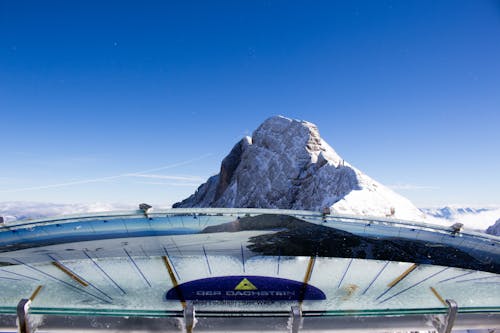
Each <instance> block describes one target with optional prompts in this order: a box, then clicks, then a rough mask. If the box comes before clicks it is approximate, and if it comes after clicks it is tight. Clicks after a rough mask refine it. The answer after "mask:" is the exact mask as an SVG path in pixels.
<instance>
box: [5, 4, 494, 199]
mask: <svg viewBox="0 0 500 333" xmlns="http://www.w3.org/2000/svg"><path fill="white" fill-rule="evenodd" d="M277 114H282V115H285V116H288V117H292V118H296V119H303V120H308V121H311V122H313V123H316V124H317V125H318V127H319V130H320V133H321V135H322V136H323V138H324V139H325V140H326V141H327V142H329V143H330V145H332V146H333V147H334V148H335V149H336V150H337V152H338V153H339V154H340V155H341V156H343V157H344V158H345V159H346V160H347V161H349V162H350V163H351V164H353V165H354V166H356V167H358V168H359V169H361V170H362V171H364V172H365V173H367V174H368V175H370V176H371V177H373V178H375V179H376V180H378V181H380V182H382V183H383V184H386V185H391V186H392V187H393V188H395V189H396V191H398V192H399V193H401V194H403V195H405V196H407V197H408V198H409V199H411V200H412V201H413V202H414V203H415V204H417V205H418V206H435V205H442V204H448V203H459V204H467V205H468V204H470V205H484V204H500V194H499V188H500V172H499V171H500V153H499V152H500V149H499V148H500V132H499V127H500V126H499V125H500V2H498V1H479V0H470V1H459V0H453V1H425V0H418V1H371V0H369V1H273V0H267V1H257V0H252V1H246V2H244V1H198V2H193V1H175V2H174V1H136V2H127V1H50V0H48V1H22V0H19V1H9V0H0V115H1V117H0V135H1V139H0V152H1V163H0V201H12V200H23V201H51V202H68V203H74V202H92V201H102V202H127V203H138V202H142V201H146V202H151V203H155V204H162V205H169V204H171V203H173V202H175V201H177V200H180V199H183V198H184V197H185V196H187V195H188V194H190V193H192V192H193V191H194V190H195V189H196V186H197V185H198V184H200V183H201V182H202V181H204V179H205V178H207V177H208V176H210V175H212V174H215V173H217V172H218V169H219V165H220V161H221V159H222V158H223V157H224V156H225V154H227V153H228V152H229V150H230V149H231V147H232V145H233V144H234V143H235V142H236V141H238V140H239V139H240V138H241V137H243V136H244V135H247V134H251V132H252V131H253V130H254V129H255V128H256V127H257V126H258V125H259V124H260V123H261V122H262V121H264V120H265V119H266V118H267V117H269V116H272V115H277Z"/></svg>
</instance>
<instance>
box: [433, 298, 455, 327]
mask: <svg viewBox="0 0 500 333" xmlns="http://www.w3.org/2000/svg"><path fill="white" fill-rule="evenodd" d="M445 302H446V304H447V305H448V313H447V314H446V316H444V318H443V316H432V325H433V326H434V327H435V328H436V329H437V331H438V332H439V333H451V329H452V328H453V324H454V323H455V319H456V318H457V312H458V305H457V302H455V301H454V300H451V299H447V300H446V301H445Z"/></svg>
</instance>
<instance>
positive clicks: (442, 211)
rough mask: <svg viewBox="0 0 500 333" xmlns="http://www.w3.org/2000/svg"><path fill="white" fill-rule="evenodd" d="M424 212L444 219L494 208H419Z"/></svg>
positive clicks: (453, 218) (475, 213) (452, 218)
mask: <svg viewBox="0 0 500 333" xmlns="http://www.w3.org/2000/svg"><path fill="white" fill-rule="evenodd" d="M420 210H421V211H423V212H424V213H425V214H427V215H430V216H433V217H436V218H440V219H445V220H455V219H457V218H459V217H460V216H463V215H477V214H480V213H483V212H488V211H491V210H494V208H471V207H458V206H445V207H442V208H420Z"/></svg>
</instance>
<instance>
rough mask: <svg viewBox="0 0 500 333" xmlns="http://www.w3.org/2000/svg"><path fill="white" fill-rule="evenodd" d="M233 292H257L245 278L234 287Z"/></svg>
mask: <svg viewBox="0 0 500 333" xmlns="http://www.w3.org/2000/svg"><path fill="white" fill-rule="evenodd" d="M234 290H257V287H256V286H254V285H253V283H252V282H250V281H248V279H247V278H244V279H243V280H241V282H240V283H238V285H237V286H236V287H234Z"/></svg>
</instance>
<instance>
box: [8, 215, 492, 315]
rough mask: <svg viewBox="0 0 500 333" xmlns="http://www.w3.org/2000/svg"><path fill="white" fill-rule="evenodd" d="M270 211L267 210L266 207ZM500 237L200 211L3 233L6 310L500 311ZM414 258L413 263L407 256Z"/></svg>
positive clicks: (38, 225)
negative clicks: (453, 307) (452, 304)
mask: <svg viewBox="0 0 500 333" xmlns="http://www.w3.org/2000/svg"><path fill="white" fill-rule="evenodd" d="M262 212H264V213H265V214H259V213H262ZM498 245H499V241H498V237H488V236H487V235H480V234H475V233H460V234H452V233H451V231H450V230H447V229H445V228H441V227H437V228H436V229H432V228H431V227H429V226H428V225H422V224H410V223H408V222H403V221H390V220H370V219H368V220H363V219H359V218H349V217H345V216H321V215H320V214H314V213H308V214H306V213H304V212H300V214H297V212H294V214H293V216H292V215H287V214H284V213H283V211H279V210H251V209H249V210H243V209H241V210H225V209H219V210H214V209H206V210H202V209H197V210H195V209H193V210H170V211H161V212H155V213H154V214H150V215H148V216H145V215H144V214H131V213H122V214H121V215H120V214H114V215H109V216H86V217H81V218H77V217H73V218H71V219H64V220H43V221H30V222H29V223H26V224H24V225H23V224H16V225H11V226H4V227H2V228H1V230H0V251H1V253H0V262H1V263H2V265H3V266H1V267H0V290H1V293H0V304H1V305H0V313H15V308H16V306H17V303H18V302H19V300H20V299H22V298H29V297H30V296H31V295H32V293H33V292H34V291H35V290H36V289H37V287H38V286H42V288H41V290H40V292H39V293H38V295H37V296H36V298H35V299H34V300H33V304H32V308H31V311H32V313H38V314H80V315H81V314H92V315H98V314H108V315H136V316H171V315H178V314H179V312H180V311H182V309H183V303H184V302H186V301H191V302H194V303H195V304H196V309H197V312H206V313H218V314H220V315H225V314H231V313H251V312H259V313H261V312H266V313H270V314H273V313H281V314H287V313H288V312H289V311H290V307H291V306H293V305H298V304H299V305H301V306H302V309H303V311H304V315H308V314H310V315H312V314H317V313H321V314H322V315H332V316H337V315H353V314H370V315H381V314H407V313H442V312H444V311H445V309H446V305H445V304H444V303H443V300H444V299H453V300H455V301H456V302H457V303H458V304H459V308H460V311H462V312H476V313H478V312H500V298H499V297H498V295H499V294H500V275H499V274H498V273H499V271H498V267H499V254H498ZM408 259H409V260H408Z"/></svg>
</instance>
